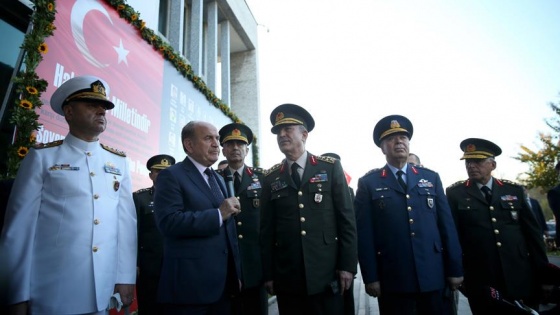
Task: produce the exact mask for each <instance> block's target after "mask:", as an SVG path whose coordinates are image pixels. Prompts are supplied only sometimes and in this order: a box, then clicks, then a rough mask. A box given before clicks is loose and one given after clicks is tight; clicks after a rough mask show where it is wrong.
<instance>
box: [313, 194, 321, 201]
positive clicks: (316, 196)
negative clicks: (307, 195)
mask: <svg viewBox="0 0 560 315" xmlns="http://www.w3.org/2000/svg"><path fill="white" fill-rule="evenodd" d="M314 200H315V203H321V201H323V195H321V194H319V193H316V194H315V198H314Z"/></svg>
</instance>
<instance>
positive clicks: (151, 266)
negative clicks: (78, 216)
mask: <svg viewBox="0 0 560 315" xmlns="http://www.w3.org/2000/svg"><path fill="white" fill-rule="evenodd" d="M173 164H175V159H174V158H173V157H172V156H170V155H167V154H159V155H155V156H152V157H151V158H150V159H149V160H148V162H147V163H146V168H147V169H148V170H149V171H150V174H149V176H150V179H151V180H152V183H153V185H155V183H156V179H157V176H158V174H159V172H160V171H161V170H164V169H166V168H168V167H169V166H171V165H173ZM153 185H152V187H150V188H143V189H140V190H137V191H135V192H134V193H133V194H132V199H134V205H135V206H136V218H137V219H136V220H137V225H136V226H137V228H138V259H137V261H136V266H137V268H138V270H137V271H138V277H137V279H136V295H137V298H138V312H139V313H140V314H154V315H155V314H160V313H161V311H162V309H161V306H159V305H158V304H157V302H156V300H157V287H158V282H159V274H160V270H161V260H162V257H163V237H162V236H161V233H160V232H159V230H158V228H157V226H156V221H155V220H154V186H153Z"/></svg>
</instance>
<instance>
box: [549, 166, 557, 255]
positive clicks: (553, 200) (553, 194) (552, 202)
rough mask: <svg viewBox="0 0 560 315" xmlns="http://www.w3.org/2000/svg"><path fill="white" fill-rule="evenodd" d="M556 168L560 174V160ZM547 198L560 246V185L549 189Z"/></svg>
mask: <svg viewBox="0 0 560 315" xmlns="http://www.w3.org/2000/svg"><path fill="white" fill-rule="evenodd" d="M554 169H555V170H556V173H557V174H558V175H560V162H558V163H556V166H555V167H554ZM546 198H547V200H548V205H549V206H550V209H551V210H552V213H553V214H554V220H555V221H556V246H560V185H558V186H556V187H554V188H552V189H551V190H549V191H548V193H547V194H546Z"/></svg>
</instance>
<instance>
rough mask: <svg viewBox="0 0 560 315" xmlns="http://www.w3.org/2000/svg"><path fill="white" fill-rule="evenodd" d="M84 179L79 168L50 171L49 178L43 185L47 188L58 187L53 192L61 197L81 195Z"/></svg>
mask: <svg viewBox="0 0 560 315" xmlns="http://www.w3.org/2000/svg"><path fill="white" fill-rule="evenodd" d="M83 180H84V179H83V178H82V177H81V176H80V171H79V170H77V171H74V170H55V171H49V173H48V179H47V181H46V182H45V185H44V186H43V187H45V189H46V190H53V189H56V191H54V192H53V193H55V194H56V195H57V196H59V197H72V196H79V195H80V194H81V192H82V190H83V186H84V182H83Z"/></svg>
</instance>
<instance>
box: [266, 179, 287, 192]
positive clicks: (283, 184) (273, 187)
mask: <svg viewBox="0 0 560 315" xmlns="http://www.w3.org/2000/svg"><path fill="white" fill-rule="evenodd" d="M286 187H288V184H286V182H283V181H280V180H277V181H274V182H272V183H271V184H270V189H271V190H272V192H275V191H279V190H280V189H284V188H286Z"/></svg>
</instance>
